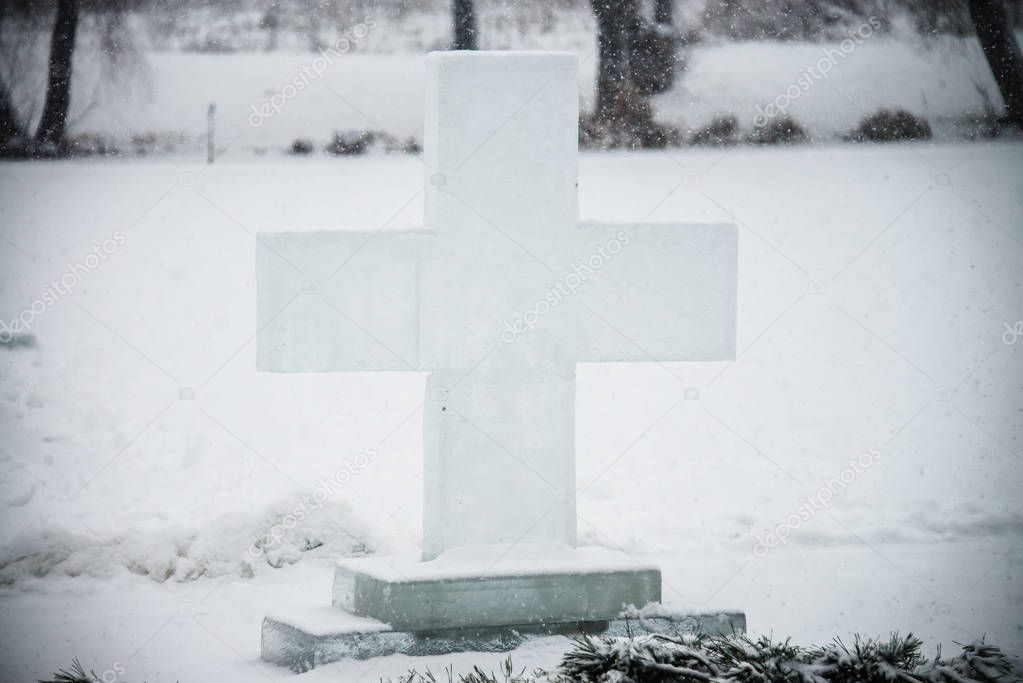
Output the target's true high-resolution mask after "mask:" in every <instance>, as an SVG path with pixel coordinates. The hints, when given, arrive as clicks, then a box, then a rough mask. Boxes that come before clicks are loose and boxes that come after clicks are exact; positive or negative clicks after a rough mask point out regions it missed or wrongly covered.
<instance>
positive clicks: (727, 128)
mask: <svg viewBox="0 0 1023 683" xmlns="http://www.w3.org/2000/svg"><path fill="white" fill-rule="evenodd" d="M738 134H739V119H738V118H737V117H736V116H735V115H733V114H720V115H718V116H715V117H714V118H713V119H712V120H711V122H710V123H708V124H707V125H706V126H704V127H703V128H700V129H698V130H697V131H696V132H695V133H693V136H692V137H691V138H689V144H691V145H711V146H721V145H734V144H735V143H736V142H738Z"/></svg>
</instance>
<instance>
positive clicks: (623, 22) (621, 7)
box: [592, 0, 636, 121]
mask: <svg viewBox="0 0 1023 683" xmlns="http://www.w3.org/2000/svg"><path fill="white" fill-rule="evenodd" d="M592 5H593V13H594V14H595V15H596V17H597V46H598V49H599V53H600V54H599V60H600V63H599V66H598V71H597V104H596V109H595V111H594V116H595V118H596V119H597V120H598V121H609V120H611V119H614V118H616V117H618V116H619V114H620V112H621V110H622V108H623V106H625V105H626V102H625V100H626V99H627V98H628V97H629V92H630V90H631V83H630V79H629V38H630V36H629V33H630V27H631V26H632V25H633V24H634V23H635V22H636V2H635V0H621V1H619V0H592Z"/></svg>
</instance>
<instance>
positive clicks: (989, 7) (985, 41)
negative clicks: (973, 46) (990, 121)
mask: <svg viewBox="0 0 1023 683" xmlns="http://www.w3.org/2000/svg"><path fill="white" fill-rule="evenodd" d="M969 9H970V18H971V19H972V20H973V26H974V28H975V29H976V31H977V38H979V39H980V46H981V48H983V50H984V57H985V58H986V59H987V63H988V66H990V67H991V73H992V74H993V75H994V77H995V82H996V83H997V84H998V90H999V91H1000V92H1001V93H1002V99H1003V100H1004V101H1005V110H1006V112H1005V113H1006V119H1007V120H1009V121H1011V122H1012V123H1015V124H1017V125H1020V126H1023V56H1021V55H1020V48H1019V43H1017V42H1016V38H1015V35H1014V33H1013V27H1012V22H1011V21H1010V19H1009V13H1008V12H1007V11H1006V7H1005V5H1004V4H1003V3H1002V2H1001V1H1000V0H969Z"/></svg>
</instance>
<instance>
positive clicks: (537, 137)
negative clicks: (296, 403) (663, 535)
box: [257, 52, 736, 559]
mask: <svg viewBox="0 0 1023 683" xmlns="http://www.w3.org/2000/svg"><path fill="white" fill-rule="evenodd" d="M577 69H578V61H577V59H576V57H575V56H574V55H571V54H550V53H540V52H537V53H532V52H473V53H463V52H442V53H433V54H430V55H429V56H428V57H427V59H426V73H427V79H426V117H425V140H424V142H425V145H424V149H425V163H426V166H427V168H428V170H427V172H426V226H427V229H425V230H421V231H406V232H389V231H383V232H379V233H377V232H374V231H370V232H316V233H296V232H291V233H264V234H262V235H261V240H262V242H263V244H264V245H265V246H264V247H262V248H261V249H260V253H259V255H258V269H257V270H258V290H259V291H258V316H259V326H260V328H262V331H261V333H260V335H259V342H258V364H259V368H260V369H262V370H269V371H276V372H335V371H365V370H398V371H401V370H416V371H428V372H429V373H430V374H429V376H428V379H427V381H426V400H425V405H424V415H423V423H424V442H425V445H424V457H425V461H424V480H425V490H424V520H423V530H424V540H423V555H424V559H430V558H433V557H436V556H437V555H439V554H440V553H442V552H444V551H445V550H448V549H451V548H454V547H458V546H464V545H468V544H496V543H522V542H558V543H565V544H569V545H575V541H576V511H575V407H574V406H575V368H576V364H577V363H579V362H619V361H625V362H664V361H678V360H687V361H701V360H704V361H709V360H723V359H729V358H732V357H733V356H734V353H735V316H736V230H735V228H734V227H733V226H729V225H685V224H679V223H657V224H653V223H647V222H645V221H643V220H641V219H642V213H639V214H638V215H637V216H636V218H637V220H638V221H640V222H638V223H637V224H623V225H613V224H599V223H598V224H579V223H578V208H577V200H576V196H577V180H576V177H577V136H578V133H577V130H578V128H577V126H578V89H577V86H576V83H577ZM612 173H613V172H612ZM610 177H612V178H613V175H612V176H610ZM678 180H679V182H681V180H682V177H681V175H680V176H679V178H678ZM608 191H609V192H614V191H615V190H614V188H613V186H611V187H609V188H608ZM640 208H641V209H644V210H645V209H651V208H653V207H640ZM282 257H283V258H284V259H287V261H289V262H291V263H292V264H295V265H297V266H298V267H299V269H301V270H302V271H303V274H299V273H298V272H296V270H294V269H293V268H291V267H289V266H288V265H286V264H285V263H284V262H283V261H282ZM296 294H298V297H297V298H295V295H296ZM289 301H291V303H290V304H288V302H289ZM282 309H283V312H282ZM682 389H683V387H682V386H681V385H680V387H679V390H680V392H681V391H682Z"/></svg>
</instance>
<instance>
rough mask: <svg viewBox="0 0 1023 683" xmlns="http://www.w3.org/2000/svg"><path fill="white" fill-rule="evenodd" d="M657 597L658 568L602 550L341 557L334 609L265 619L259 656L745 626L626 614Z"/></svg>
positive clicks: (282, 660)
mask: <svg viewBox="0 0 1023 683" xmlns="http://www.w3.org/2000/svg"><path fill="white" fill-rule="evenodd" d="M660 599H661V573H660V570H658V569H657V568H655V567H652V566H646V565H643V564H641V563H639V562H637V561H636V560H635V559H633V558H631V557H630V556H628V555H626V554H625V553H620V552H616V551H612V550H608V549H605V548H572V547H570V546H565V545H559V544H521V545H515V546H510V545H488V546H468V547H464V548H459V549H457V550H454V551H448V552H447V553H444V554H443V555H441V556H440V557H438V558H436V559H434V560H431V561H428V562H420V561H417V560H416V559H414V558H404V557H366V558H356V559H345V560H342V561H341V562H339V563H338V566H337V568H336V570H335V577H334V586H333V600H332V602H333V607H329V608H328V607H324V608H316V609H304V610H301V609H300V610H291V611H287V612H284V613H278V614H273V615H270V616H268V617H267V618H266V619H265V620H264V622H263V633H262V637H263V643H262V658H263V659H264V660H265V661H268V662H272V663H275V664H278V665H281V666H287V667H289V668H292V669H294V670H298V671H304V670H308V669H310V668H312V667H314V666H317V665H320V664H325V663H328V662H332V661H337V660H338V659H341V658H344V657H354V658H357V659H363V658H367V657H379V656H384V655H390V654H395V653H402V654H407V655H427V654H444V653H448V652H459V651H472V650H478V651H506V650H511V649H514V648H515V647H517V646H518V645H520V644H521V643H522V642H523V641H525V640H526V639H528V638H534V637H541V636H548V635H557V634H565V635H568V634H579V633H594V634H596V633H610V634H612V635H625V634H627V633H631V634H636V633H642V632H645V631H655V632H669V633H672V632H674V633H677V632H692V631H703V632H707V633H731V632H733V631H738V632H742V631H744V630H745V627H746V622H745V617H744V616H743V615H742V614H739V613H734V612H731V613H730V612H722V613H716V614H709V615H681V614H669V613H666V612H664V611H663V610H655V611H653V612H652V613H653V614H656V616H654V617H650V618H638V617H635V618H630V617H627V616H626V615H628V614H635V613H636V608H642V607H645V606H649V605H652V604H656V603H659V602H660Z"/></svg>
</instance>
